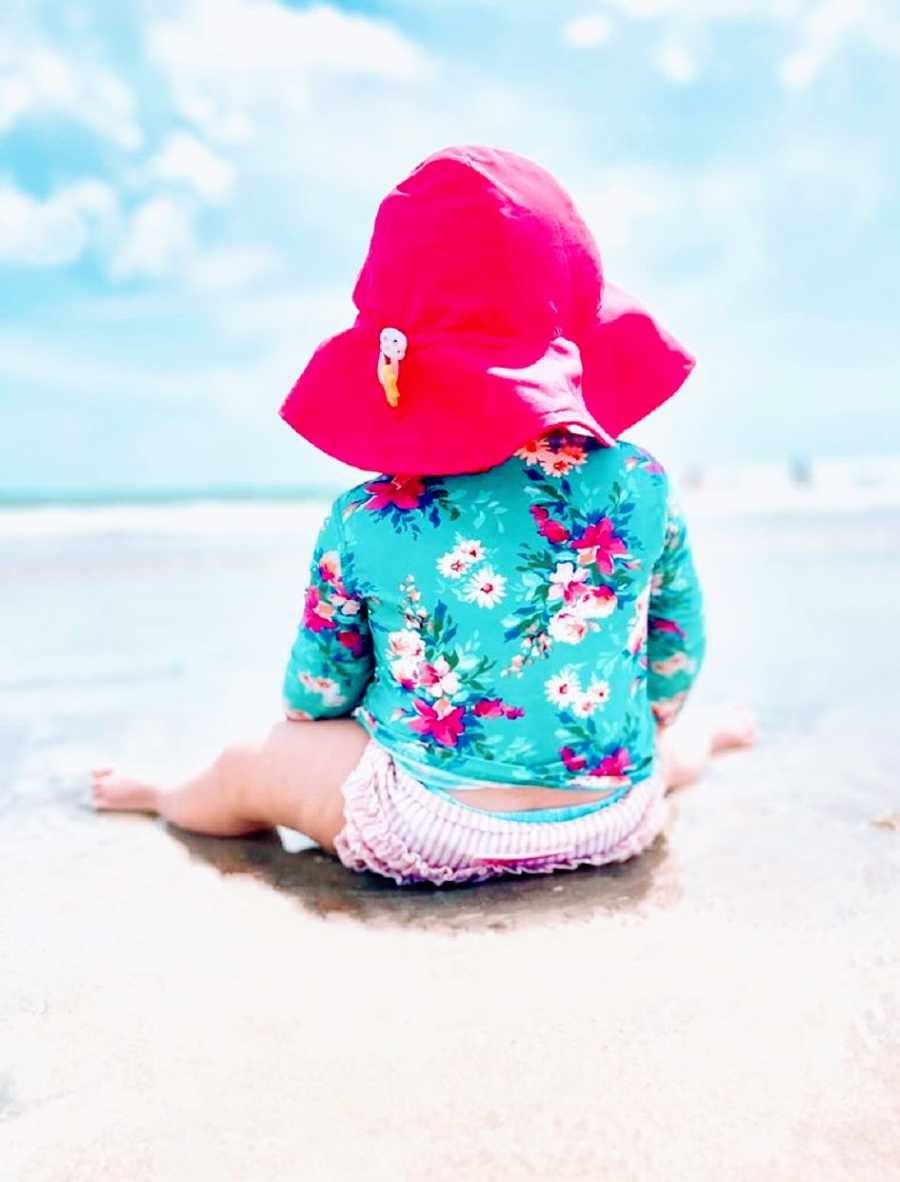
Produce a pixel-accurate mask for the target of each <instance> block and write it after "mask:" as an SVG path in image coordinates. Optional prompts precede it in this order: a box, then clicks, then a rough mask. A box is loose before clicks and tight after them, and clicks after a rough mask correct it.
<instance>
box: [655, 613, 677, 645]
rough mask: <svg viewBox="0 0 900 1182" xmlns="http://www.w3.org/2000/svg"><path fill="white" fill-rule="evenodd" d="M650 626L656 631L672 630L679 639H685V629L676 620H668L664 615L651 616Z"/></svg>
mask: <svg viewBox="0 0 900 1182" xmlns="http://www.w3.org/2000/svg"><path fill="white" fill-rule="evenodd" d="M650 627H651V629H652V630H653V631H654V632H672V633H674V635H675V636H677V637H678V638H679V640H684V629H683V628H682V627H680V626H679V625H678V624H676V623H675V621H674V620H666V619H664V618H663V617H662V616H651V617H650Z"/></svg>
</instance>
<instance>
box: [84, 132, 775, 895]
mask: <svg viewBox="0 0 900 1182" xmlns="http://www.w3.org/2000/svg"><path fill="white" fill-rule="evenodd" d="M354 301H355V304H356V307H357V309H358V315H357V318H356V321H355V323H354V325H353V327H352V328H350V329H348V330H347V331H346V332H343V333H340V334H339V335H338V336H336V337H333V338H332V339H331V340H328V341H326V342H325V343H324V344H323V345H321V346H320V347H319V349H318V350H317V351H316V353H315V354H314V355H313V357H312V359H311V360H310V362H309V364H308V366H307V367H306V369H305V371H304V372H303V374H302V375H301V377H300V379H299V380H298V382H297V383H296V385H295V386H294V389H293V390H292V391H291V393H290V395H289V396H288V399H287V401H286V402H285V404H284V406H283V407H282V411H281V413H282V416H283V417H284V419H285V420H286V421H287V422H288V423H289V424H290V425H291V426H292V427H294V428H295V429H296V430H297V431H298V432H299V433H300V434H302V435H303V436H305V437H306V438H307V439H309V440H310V441H311V442H312V443H314V444H315V445H316V446H318V447H320V448H321V449H322V450H324V451H326V452H328V453H329V454H331V455H333V456H337V457H338V458H340V459H342V460H344V461H345V462H347V463H350V464H353V465H355V466H357V467H359V468H362V469H365V470H367V471H375V472H382V473H388V475H381V476H378V477H377V478H375V479H372V480H369V481H367V482H365V483H363V484H360V485H358V486H357V487H356V488H353V489H351V490H350V491H349V492H347V493H344V494H343V495H342V496H340V497H338V499H337V500H336V502H335V503H334V505H333V506H332V509H331V512H330V514H329V516H328V518H327V520H326V522H325V524H324V525H323V527H322V530H321V533H320V535H319V539H318V542H317V545H316V548H315V553H314V555H313V561H312V569H311V575H310V581H309V586H308V588H307V590H306V594H305V599H304V603H303V618H302V622H301V624H300V628H299V631H298V635H297V639H296V642H295V644H294V647H293V649H292V651H291V655H290V660H289V662H288V667H287V672H286V675H285V680H284V699H285V710H286V715H287V720H286V721H284V722H282V723H279V724H277V725H276V726H275V727H274V728H273V730H272V731H271V733H270V734H269V736H268V737H267V738H266V739H265V740H263V741H262V742H261V743H258V744H255V745H246V746H234V747H229V748H227V749H226V750H225V751H223V752H222V754H221V755H220V756H219V757H218V759H216V761H215V762H214V763H213V764H212V766H211V767H209V768H208V769H206V770H205V771H203V772H201V773H200V775H198V776H197V777H196V778H194V779H193V780H188V781H186V782H185V783H183V784H181V785H178V786H176V787H171V788H163V787H160V786H157V785H153V784H147V783H144V782H142V781H138V780H135V779H132V778H129V777H126V776H121V775H118V774H116V773H114V772H113V771H112V770H111V769H109V768H98V769H96V770H95V773H94V800H95V803H96V805H97V807H98V808H100V809H134V810H140V811H146V812H151V813H158V814H160V815H161V816H163V817H165V818H166V819H167V820H169V821H171V822H172V823H174V824H176V825H179V826H181V827H183V828H185V829H191V830H194V831H197V832H201V833H209V834H215V835H222V836H233V835H238V834H242V833H248V832H251V831H253V830H256V829H260V828H265V827H271V826H274V825H284V826H287V827H290V828H293V829H296V830H299V831H300V832H302V833H305V834H306V835H308V836H309V837H310V838H312V839H313V840H314V841H316V842H317V843H318V844H319V845H320V846H322V848H324V849H326V850H329V851H331V852H333V853H336V854H337V856H338V857H339V858H340V859H341V861H342V862H343V863H344V865H346V866H347V867H349V868H351V869H353V870H371V871H375V872H376V873H379V874H382V875H386V876H389V877H391V878H393V879H394V880H395V881H396V882H398V883H413V882H432V883H438V884H441V883H450V882H455V883H459V882H472V881H481V880H483V879H487V878H490V877H493V876H497V875H502V874H510V873H512V874H521V873H523V872H528V873H546V872H549V871H553V870H557V869H563V868H571V867H574V866H578V865H581V864H593V865H601V864H603V863H607V862H613V861H621V860H623V859H625V858H629V857H632V856H633V855H636V854H638V853H640V851H641V850H643V849H645V848H646V847H647V846H648V845H649V844H650V843H651V842H652V841H653V840H654V838H655V837H656V836H657V834H658V833H659V832H660V830H661V829H662V827H663V825H664V823H665V819H666V808H665V794H666V791H667V790H668V789H670V788H673V787H677V786H680V785H682V784H685V783H688V782H690V781H691V780H693V779H694V778H696V776H697V775H698V774H699V773H700V771H701V770H702V767H703V765H704V764H705V762H706V761H707V760H708V758H709V757H710V755H711V754H712V753H714V752H715V751H717V750H721V749H724V748H726V747H733V746H740V745H745V744H749V743H751V742H752V741H753V738H754V734H753V723H752V720H751V718H750V717H749V715H748V714H747V713H746V712H744V711H741V710H737V709H731V710H723V711H719V712H718V714H717V715H716V717H715V718H714V719H711V720H709V721H708V723H707V724H706V725H705V726H698V725H695V726H694V727H693V729H692V730H691V731H690V732H686V731H684V729H683V726H682V725H673V724H674V723H675V721H676V719H677V717H678V715H679V712H680V710H681V708H682V705H683V703H684V701H685V698H686V697H687V694H688V691H689V690H690V688H691V685H692V684H693V681H694V679H695V677H696V675H697V672H698V670H699V668H700V664H701V661H702V659H703V653H704V647H705V633H704V625H703V613H702V603H701V592H700V586H699V583H698V580H697V575H696V573H695V570H694V565H693V561H692V557H691V551H690V546H689V544H688V538H687V532H686V528H685V524H684V521H683V519H682V517H681V515H680V513H679V511H678V509H677V507H676V506H675V505H674V503H673V501H672V498H671V495H670V489H669V480H668V477H667V475H666V473H665V471H664V469H663V468H662V467H661V466H660V465H659V463H658V462H657V461H656V460H655V459H654V458H653V457H652V456H650V455H649V454H648V453H647V452H645V451H643V450H642V449H640V448H639V447H636V446H634V445H633V444H630V443H624V442H621V441H619V442H617V439H618V436H619V435H620V434H621V432H623V431H624V430H626V429H627V428H629V427H630V426H632V425H633V424H634V423H635V422H637V421H638V420H639V419H641V418H643V417H644V416H646V415H647V414H649V413H650V412H651V411H652V410H653V409H654V408H655V407H657V406H658V405H659V404H660V403H661V402H663V401H664V400H665V399H667V398H668V397H670V396H671V395H672V394H673V393H674V392H675V391H676V390H677V389H678V388H679V387H680V386H681V384H682V383H683V381H684V379H685V378H686V377H687V375H688V374H689V373H690V371H691V369H692V368H693V364H694V363H693V359H692V358H691V357H690V356H689V355H688V354H687V353H686V351H685V350H684V349H683V348H682V347H681V346H680V345H679V344H678V342H677V341H675V340H674V339H673V338H672V337H671V336H669V335H668V334H667V333H665V332H664V331H663V330H662V329H661V328H660V327H659V326H658V325H657V324H656V322H655V321H654V320H653V318H652V317H651V316H650V315H649V314H648V313H647V312H646V311H645V310H644V309H642V308H641V307H640V305H638V304H637V303H636V302H635V301H634V300H633V299H631V298H630V297H629V296H628V295H626V294H625V293H624V292H622V291H621V290H619V289H617V288H615V287H613V286H612V285H611V284H609V283H607V282H606V280H605V279H604V276H603V272H602V267H601V262H600V256H599V254H598V251H597V248H596V245H595V243H594V241H593V238H592V237H591V234H590V232H589V230H588V229H587V227H586V225H585V223H584V222H583V221H582V220H581V218H580V217H579V215H578V213H577V211H576V210H575V208H574V206H573V205H572V202H571V200H570V199H569V197H568V196H567V195H566V193H565V192H564V191H563V190H562V189H561V188H560V186H559V185H558V184H557V182H556V181H555V180H554V179H553V178H552V177H551V176H550V175H549V174H548V173H546V172H545V171H544V170H543V169H541V168H539V167H538V166H537V165H535V164H533V163H531V162H530V161H527V160H525V159H523V158H521V157H519V156H516V155H514V154H512V153H510V152H505V151H499V150H496V149H487V148H471V147H469V148H450V149H447V150H445V151H442V152H439V153H437V154H436V155H434V156H432V157H430V158H429V159H428V160H426V161H425V162H424V163H423V164H421V165H420V166H419V167H418V168H416V169H415V170H414V171H413V172H412V174H411V175H410V176H409V177H408V178H407V179H406V180H404V181H403V182H402V183H401V184H399V185H398V186H397V187H396V188H395V189H394V190H393V191H392V192H391V193H390V194H388V196H387V197H386V198H385V200H384V201H383V202H382V204H381V207H380V209H379V212H378V216H377V218H376V222H375V229H374V233H373V236H372V241H371V244H370V247H369V253H368V257H367V259H366V261H365V264H364V266H363V269H362V271H361V273H360V276H359V279H358V281H357V284H356V288H355V291H354Z"/></svg>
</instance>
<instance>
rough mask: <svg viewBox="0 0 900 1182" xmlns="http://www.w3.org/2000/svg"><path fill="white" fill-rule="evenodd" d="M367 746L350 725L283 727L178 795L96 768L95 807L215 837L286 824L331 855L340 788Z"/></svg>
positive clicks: (224, 759) (230, 750) (239, 749)
mask: <svg viewBox="0 0 900 1182" xmlns="http://www.w3.org/2000/svg"><path fill="white" fill-rule="evenodd" d="M367 742H368V736H367V735H366V732H365V731H364V730H363V729H362V727H361V726H359V724H358V723H356V722H354V721H352V719H348V718H339V719H327V720H326V719H323V720H321V721H318V722H280V723H278V724H277V725H276V726H274V727H273V728H272V730H271V731H270V732H269V734H268V735H267V736H266V738H265V739H264V740H263V741H262V742H261V743H252V744H243V745H235V746H232V747H226V748H225V750H224V751H223V752H222V754H221V755H219V757H218V758H217V759H216V760H215V761H214V762H213V763H212V764H211V765H210V766H209V767H208V768H206V769H205V770H204V771H202V772H201V773H200V774H199V775H198V776H195V777H194V778H193V779H191V780H187V781H185V782H184V783H182V784H179V785H178V786H177V787H175V788H168V789H167V788H163V787H161V786H159V785H156V784H150V783H147V782H145V781H142V780H136V779H133V778H130V777H127V776H122V775H118V774H116V773H115V772H114V771H113V769H111V768H96V769H95V771H94V778H93V793H94V804H95V806H96V807H97V808H98V809H103V810H118V811H137V812H146V813H153V814H158V815H159V816H161V817H164V818H165V820H167V821H170V822H171V823H172V824H173V825H178V826H179V827H180V828H181V829H190V830H191V831H192V832H194V833H208V834H211V835H213V836H215V837H237V836H239V835H240V834H243V833H252V832H253V831H254V830H257V829H267V828H271V827H272V826H274V825H284V826H286V827H288V828H290V829H297V830H299V832H301V833H305V834H306V836H307V837H309V838H311V839H312V840H313V841H315V842H316V843H317V844H318V845H320V846H322V847H323V848H324V849H327V850H331V849H333V842H334V838H335V836H336V835H337V833H339V832H340V829H341V826H342V825H343V819H344V818H343V803H344V802H343V797H342V795H341V785H342V784H343V782H344V780H345V779H346V778H347V776H348V775H349V774H350V772H351V771H352V770H353V769H354V767H356V765H357V763H358V762H359V759H360V757H361V755H362V753H363V749H364V748H365V745H366V743H367Z"/></svg>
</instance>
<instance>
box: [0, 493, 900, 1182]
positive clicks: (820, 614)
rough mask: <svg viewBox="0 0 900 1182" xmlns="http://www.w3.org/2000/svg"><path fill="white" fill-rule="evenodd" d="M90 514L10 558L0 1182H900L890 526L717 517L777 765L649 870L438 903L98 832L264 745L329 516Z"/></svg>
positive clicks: (347, 879)
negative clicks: (101, 766) (112, 776)
mask: <svg viewBox="0 0 900 1182" xmlns="http://www.w3.org/2000/svg"><path fill="white" fill-rule="evenodd" d="M47 512H51V511H50V510H48V511H47ZM84 513H89V511H87V510H85V511H82V515H81V516H80V517H79V518H78V520H79V521H81V522H82V523H84V522H86V524H83V526H82V528H73V523H72V521H71V520H70V521H64V522H63V524H62V525H59V524H57V525H56V526H54V524H53V521H52V520H51V519H49V518H48V519H45V524H44V525H43V526H39V527H37V528H30V527H28V528H25V527H21V528H20V527H16V528H12V527H9V526H8V527H6V529H5V532H4V534H3V537H2V545H0V576H2V577H0V629H2V633H3V643H2V646H0V647H2V649H3V652H4V662H3V669H2V671H0V808H2V818H3V825H2V828H0V896H2V900H3V903H2V911H0V965H2V973H0V1161H2V1162H3V1166H2V1169H0V1174H2V1176H3V1177H4V1178H9V1179H10V1180H12V1179H15V1180H16V1182H75V1180H81V1179H85V1180H87V1179H90V1182H101V1180H106V1179H109V1180H114V1182H121V1180H125V1179H127V1180H128V1182H145V1180H146V1182H150V1180H153V1182H187V1180H190V1182H203V1180H206V1179H210V1180H215V1182H225V1180H235V1182H255V1180H256V1179H260V1180H262V1179H266V1180H270V1179H277V1178H296V1177H302V1178H305V1179H310V1180H323V1182H324V1180H334V1179H345V1178H347V1179H349V1178H356V1179H366V1180H373V1182H374V1180H381V1179H404V1180H405V1179H410V1180H414V1182H419V1180H425V1179H428V1180H429V1182H431V1180H433V1182H442V1180H444V1179H448V1180H449V1179H461V1178H464V1179H473V1180H480V1179H488V1178H494V1177H502V1178H504V1179H509V1180H516V1179H531V1178H537V1179H551V1178H552V1179H554V1180H560V1182H568V1180H571V1182H575V1180H580V1179H590V1180H592V1182H594V1180H597V1179H606V1178H616V1179H618V1180H622V1182H624V1180H631V1179H634V1180H636V1182H681V1180H685V1182H688V1180H690V1182H697V1180H700V1179H713V1180H720V1179H728V1180H729V1182H731V1180H735V1182H743V1180H747V1182H757V1180H759V1179H763V1178H765V1179H766V1180H767V1182H781V1180H785V1182H797V1180H801V1179H807V1178H810V1179H816V1182H832V1180H834V1182H836V1180H847V1182H850V1180H853V1182H859V1180H863V1179H865V1180H866V1182H869V1180H872V1182H881V1180H885V1182H888V1180H890V1179H892V1178H898V1177H900V1131H898V1128H900V1125H898V1120H897V1118H898V1115H900V941H898V932H900V788H898V783H897V774H896V773H897V758H896V719H897V707H898V705H900V694H898V689H897V686H898V680H897V676H896V669H897V667H898V661H900V633H898V630H897V628H896V626H895V625H894V623H893V621H894V619H895V617H896V605H897V602H898V594H900V510H897V509H896V508H894V509H892V508H883V509H878V508H874V509H872V508H870V509H859V510H856V511H854V512H850V513H845V514H839V513H835V512H827V513H826V512H825V511H823V510H815V509H811V508H808V507H807V508H800V509H797V510H796V511H788V512H784V511H782V512H775V511H773V512H759V513H747V514H745V515H743V516H741V517H739V518H735V517H734V516H733V515H732V516H731V517H724V516H722V515H717V514H715V513H712V512H703V511H702V506H698V508H697V511H695V512H694V514H693V515H692V518H691V520H692V525H693V532H694V537H695V542H696V546H697V550H698V557H699V561H700V565H701V571H702V574H703V575H704V578H705V583H706V587H707V593H708V600H709V615H710V634H711V651H710V656H709V660H708V665H707V668H706V670H705V672H704V675H703V677H702V679H701V684H700V686H699V691H698V695H697V698H698V701H697V708H700V707H701V706H702V705H703V704H704V703H711V702H715V701H718V700H722V699H730V700H733V699H743V700H747V701H749V702H750V703H752V704H753V705H754V706H755V707H756V709H757V710H758V712H759V716H760V721H761V725H762V730H763V738H762V741H761V744H760V746H759V748H758V749H757V750H756V751H754V752H753V753H750V754H740V755H734V756H730V757H727V758H723V759H722V760H721V761H719V762H718V763H717V765H716V767H715V768H714V770H713V772H712V774H711V775H710V776H709V777H708V778H707V779H706V780H705V781H704V782H703V783H702V784H701V785H699V786H697V787H695V788H693V789H690V790H688V791H686V792H684V793H681V794H679V795H678V796H677V797H676V798H675V799H674V801H673V816H672V821H671V824H670V826H669V829H668V832H667V835H666V836H665V838H662V839H660V840H658V841H657V843H656V844H655V845H654V847H652V849H651V850H650V851H649V852H648V853H647V854H645V855H644V856H643V857H641V858H640V859H639V860H636V861H634V862H632V863H629V864H626V865H624V866H620V867H616V868H613V869H602V870H585V871H578V872H575V873H570V874H565V875H559V876H556V877H552V878H546V879H544V878H535V879H527V880H521V881H519V880H516V881H512V882H501V883H495V884H491V885H488V886H483V887H475V888H458V889H454V890H432V889H424V888H423V889H414V890H409V889H407V890H400V889H398V888H394V887H393V886H392V885H390V884H388V883H385V882H382V881H379V880H376V879H375V878H369V877H355V876H352V875H350V874H349V873H348V872H346V871H344V870H343V869H342V868H341V867H340V866H339V865H338V864H337V863H336V862H334V861H333V860H332V859H330V858H328V857H325V856H323V855H321V854H320V853H318V852H317V851H316V850H314V849H310V848H308V847H307V846H306V844H305V843H304V842H303V841H302V840H300V839H299V838H297V837H296V836H295V835H291V834H288V833H284V834H282V835H280V836H279V837H276V836H274V835H273V836H270V837H257V838H253V839H248V840H239V841H238V840H232V841H216V840H212V839H201V838H194V837H190V836H187V835H184V834H180V833H177V832H174V831H171V830H167V829H166V828H165V827H164V826H162V825H160V824H158V823H156V822H153V821H150V820H146V819H143V818H136V817H114V816H101V817H98V816H95V815H94V814H93V812H92V811H91V809H90V808H89V806H88V803H87V794H86V787H87V780H86V769H87V768H89V767H90V765H91V764H92V763H93V762H96V761H98V760H105V759H107V758H108V759H111V760H113V761H118V762H121V763H123V764H126V763H127V764H128V765H132V766H136V767H138V768H140V769H144V768H147V769H149V770H153V771H157V772H159V773H160V774H167V773H171V772H174V771H175V770H178V769H180V770H186V769H189V768H190V767H191V765H192V764H193V763H194V762H196V761H197V760H200V759H203V758H205V757H207V756H208V755H210V754H211V753H212V751H213V749H214V748H215V746H216V745H217V744H218V743H220V742H221V741H223V740H224V739H226V738H228V737H236V736H240V735H241V734H242V733H244V732H246V731H248V730H250V731H253V730H255V729H257V728H258V727H259V726H262V725H265V724H266V722H267V721H274V720H275V719H276V718H277V715H278V706H279V689H280V677H281V670H282V663H283V661H284V659H285V656H286V653H287V649H288V646H289V644H290V641H291V638H292V633H293V628H294V622H295V616H296V610H297V605H298V602H299V599H300V595H301V592H302V586H303V581H304V568H305V563H306V559H307V555H308V551H309V547H310V544H311V537H312V533H311V530H312V528H313V525H314V522H315V519H316V517H317V511H316V510H315V509H313V508H310V507H305V506H297V507H293V508H292V507H290V506H287V507H285V506H282V507H280V509H279V515H278V518H277V525H276V524H273V522H274V520H275V518H274V517H273V518H271V519H269V524H268V526H266V527H265V528H262V527H261V525H260V522H261V521H263V518H261V517H260V511H259V507H255V509H254V511H250V510H248V511H247V512H245V513H242V512H240V511H237V510H235V509H234V508H232V509H231V511H230V513H229V512H228V511H226V513H225V515H224V517H223V516H222V515H221V514H220V515H219V516H218V517H217V516H216V514H215V513H212V514H206V515H204V512H203V511H200V512H194V517H193V524H192V522H191V513H190V512H188V511H171V512H169V513H168V516H165V515H163V516H161V517H159V518H158V519H157V518H154V517H153V514H152V513H150V514H149V518H148V517H147V516H146V515H145V517H144V518H142V519H140V520H137V519H136V518H135V516H134V514H133V513H132V514H131V516H129V515H128V514H123V515H122V516H121V518H120V519H119V520H118V522H113V523H112V524H111V523H110V521H109V519H108V518H107V519H104V520H102V521H101V519H100V518H93V519H91V518H90V516H88V517H87V518H85V517H84ZM31 520H32V521H34V520H37V519H31ZM9 521H12V518H10V519H9ZM173 522H174V523H175V524H173ZM215 522H219V526H216V525H215ZM2 528H3V526H2V523H0V529H2Z"/></svg>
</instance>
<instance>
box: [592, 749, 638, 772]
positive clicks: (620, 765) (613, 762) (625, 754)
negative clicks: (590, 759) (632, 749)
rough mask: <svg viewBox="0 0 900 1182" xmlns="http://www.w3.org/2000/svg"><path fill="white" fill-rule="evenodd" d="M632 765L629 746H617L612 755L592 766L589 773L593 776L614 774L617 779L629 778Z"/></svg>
mask: <svg viewBox="0 0 900 1182" xmlns="http://www.w3.org/2000/svg"><path fill="white" fill-rule="evenodd" d="M630 767H631V755H630V753H629V751H628V748H627V747H617V748H616V750H615V751H613V753H612V754H611V755H605V756H604V757H603V759H601V760H600V762H599V763H598V764H597V766H596V767H592V768H591V770H590V772H589V773H588V774H589V775H591V776H612V777H613V778H615V779H627V778H628V769H629V768H630Z"/></svg>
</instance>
